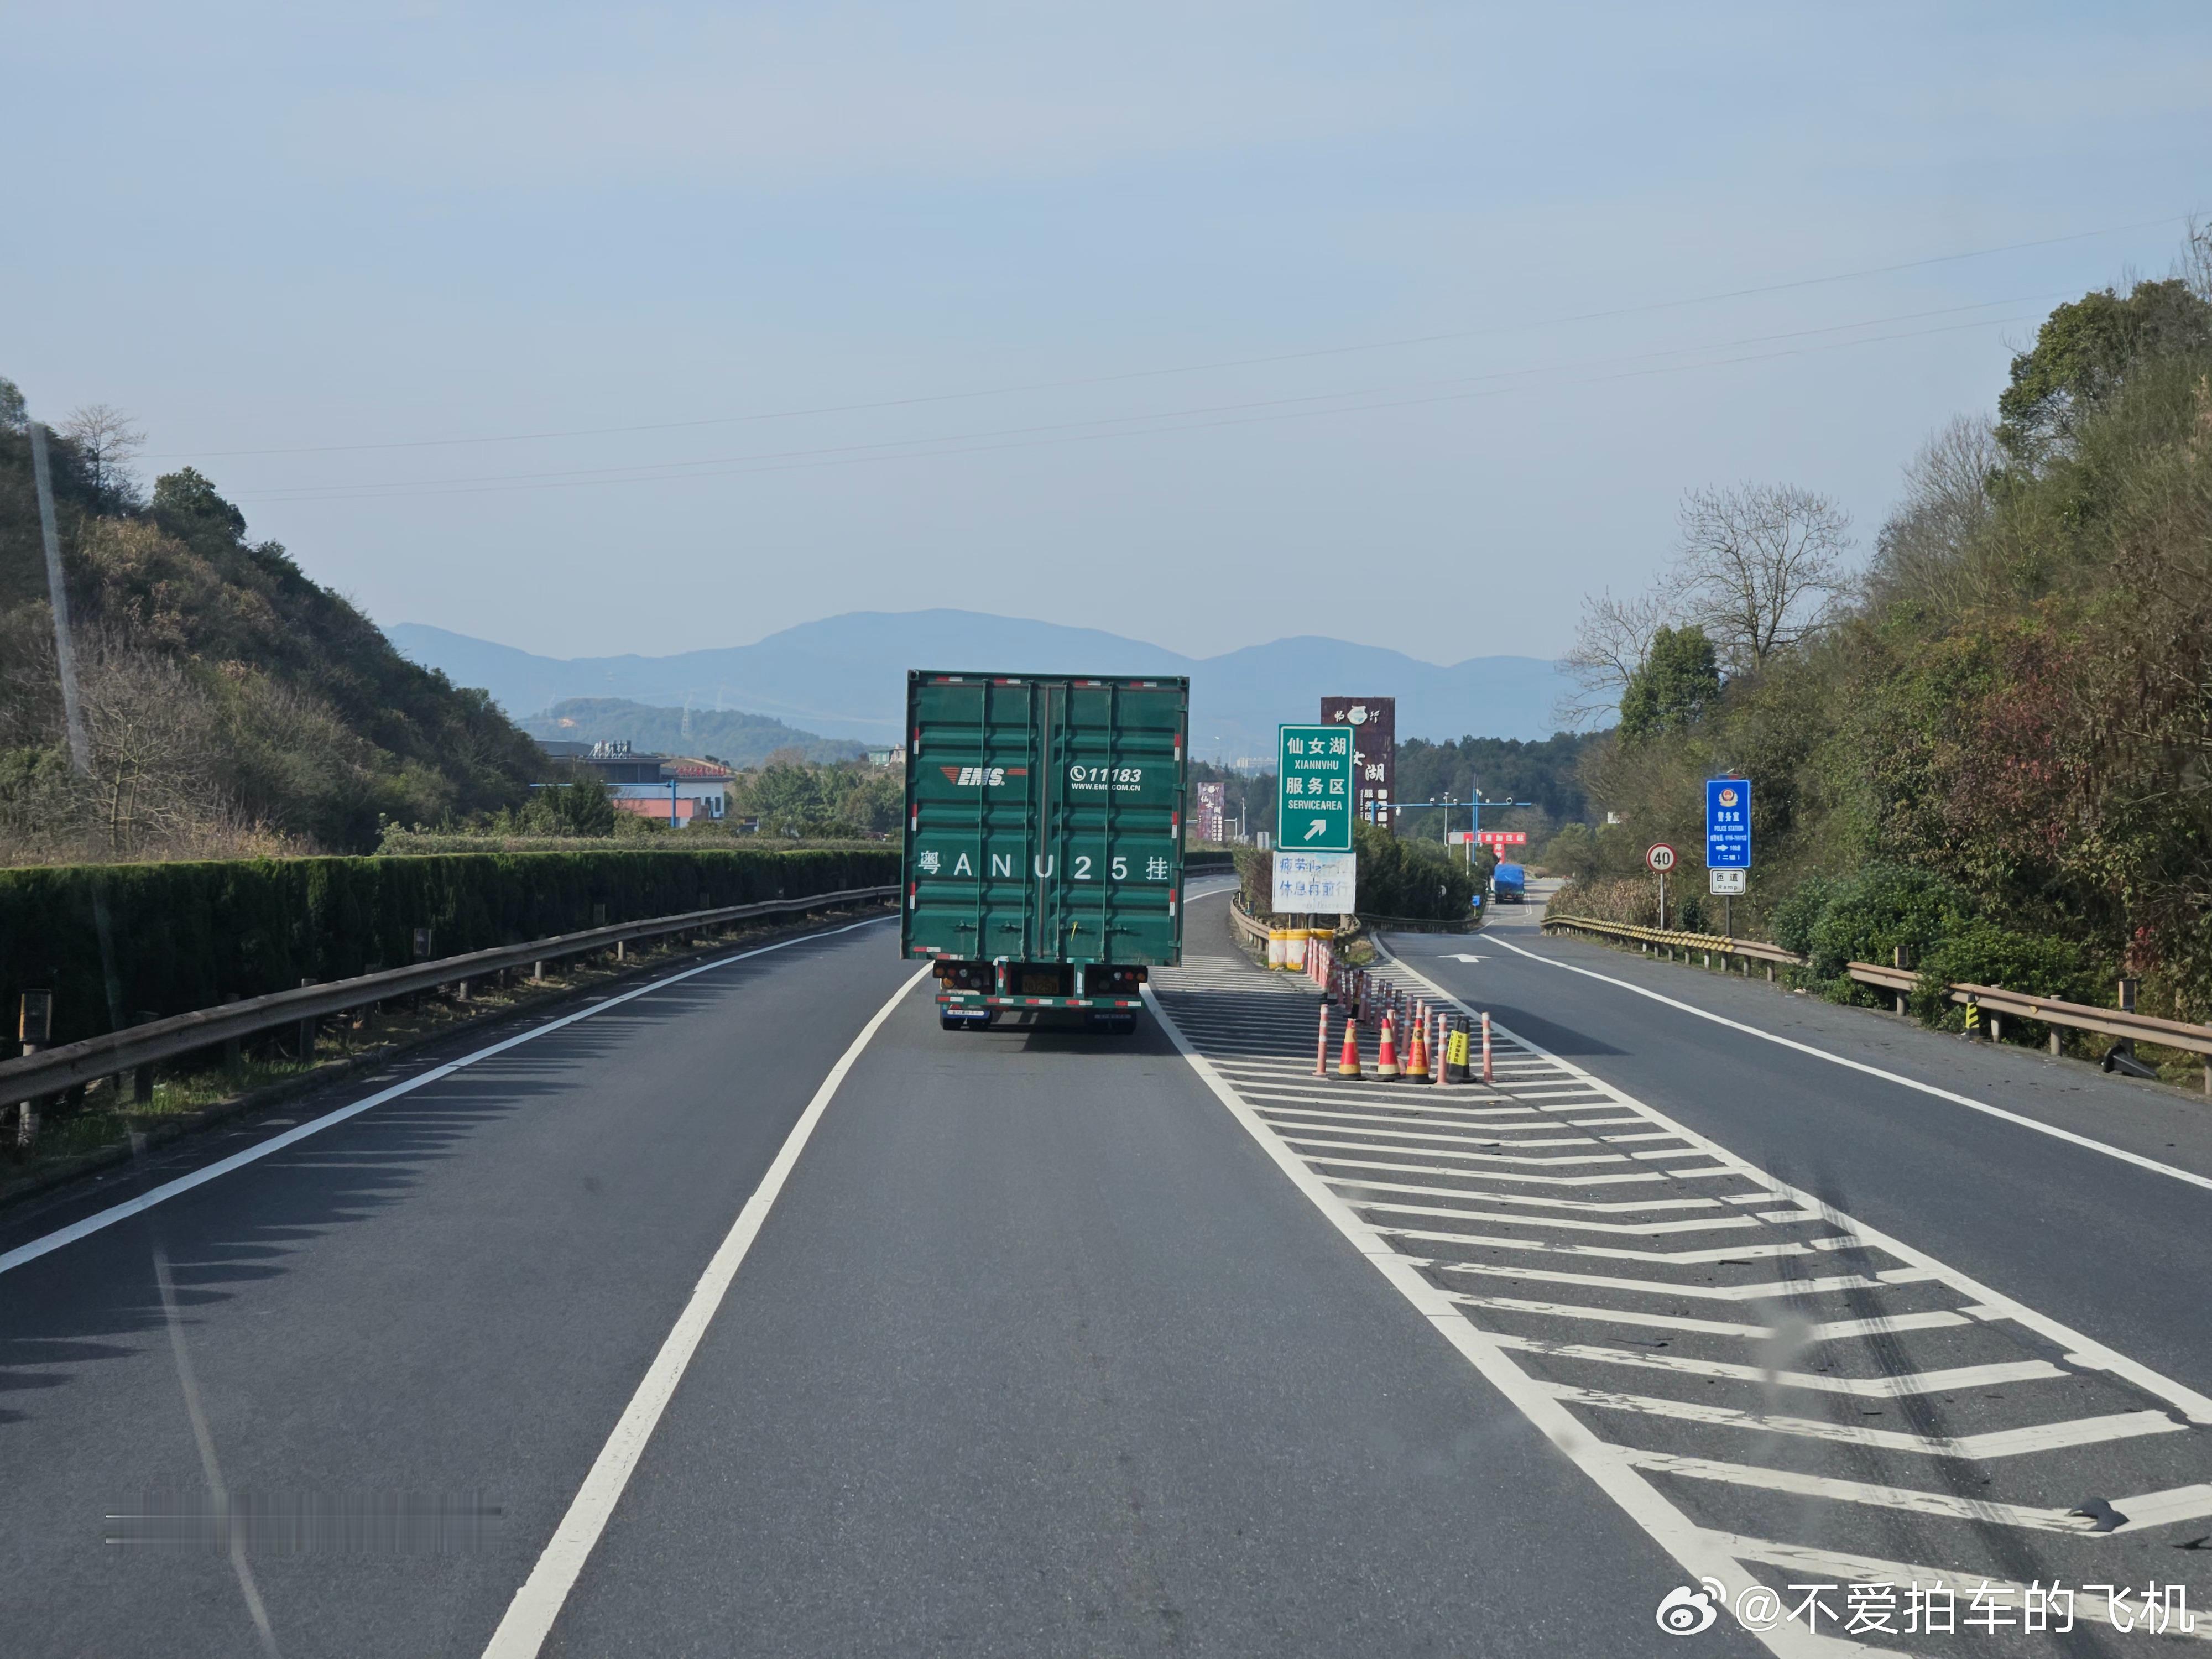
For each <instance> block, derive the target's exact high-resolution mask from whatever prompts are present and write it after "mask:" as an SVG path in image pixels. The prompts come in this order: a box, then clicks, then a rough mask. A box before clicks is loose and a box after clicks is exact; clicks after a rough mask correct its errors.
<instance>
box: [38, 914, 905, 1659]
mask: <svg viewBox="0 0 2212 1659" xmlns="http://www.w3.org/2000/svg"><path fill="white" fill-rule="evenodd" d="M894 930H895V924H893V923H890V922H888V921H877V922H873V923H871V924H868V925H867V926H865V927H860V928H858V929H856V930H854V931H850V932H844V933H834V934H831V935H829V936H827V937H823V938H819V939H812V940H808V941H805V942H801V943H799V944H795V945H789V946H787V947H785V948H783V949H781V950H778V951H774V952H772V953H770V954H766V955H762V956H757V957H751V958H750V960H745V961H740V962H737V963H732V965H730V966H728V967H726V968H721V969H714V970H713V971H711V972H708V973H705V974H701V975H696V976H694V977H690V978H688V979H685V980H684V981H681V982H680V983H676V984H671V985H668V986H666V987H664V988H662V989H659V990H657V991H654V992H652V993H650V994H647V995H644V996H641V997H639V998H636V999H635V1000H630V1001H628V1002H624V1003H623V1004H621V1005H620V1006H613V1007H610V1008H609V1009H608V1010H607V1011H606V1012H603V1013H599V1014H596V1015H594V1016H593V1017H592V1018H588V1019H586V1020H584V1021H581V1022H580V1023H578V1024H573V1025H570V1026H568V1027H567V1028H565V1029H563V1030H558V1031H556V1032H553V1033H551V1034H550V1035H547V1036H543V1037H540V1038H538V1039H537V1040H535V1041H534V1042H529V1043H526V1044H524V1045H522V1046H520V1047H518V1048H512V1049H510V1050H508V1051H507V1052H506V1053H504V1054H499V1055H497V1056H495V1057H493V1058H491V1059H488V1060H483V1061H481V1062H479V1063H477V1065H475V1066H471V1067H469V1068H467V1069H465V1070H464V1071H460V1072H458V1073H453V1074H452V1075H451V1076H448V1077H445V1078H442V1079H439V1080H438V1081H436V1082H435V1083H433V1084H431V1085H428V1087H425V1088H423V1089H422V1090H420V1091H416V1092H414V1093H411V1094H408V1095H404V1096H402V1097H399V1098H398V1099H396V1100H393V1101H392V1102H390V1103H386V1104H385V1105H382V1106H380V1107H378V1108H376V1109H374V1110H372V1111H370V1112H368V1113H366V1114H364V1115H361V1116H359V1117H357V1118H355V1119H353V1120H351V1121H348V1122H345V1123H343V1124H342V1125H340V1126H338V1127H333V1128H331V1129H328V1130H326V1131H325V1132H324V1133H320V1134H319V1135H317V1136H315V1137H313V1139H307V1140H305V1141H302V1142H301V1143H299V1144H298V1145H296V1146H292V1147H290V1148H289V1149H287V1150H285V1151H283V1152H278V1153H276V1154H275V1155H274V1156H272V1157H270V1158H267V1159H265V1160H264V1161H262V1162H259V1163H257V1164H252V1165H250V1166H249V1167H247V1168H246V1169H243V1170H238V1171H236V1172H234V1173H232V1174H229V1175H227V1176H222V1178H220V1179H219V1180H216V1181H214V1182H210V1183H208V1184H207V1185H205V1186H203V1187H200V1188H196V1189H194V1190H192V1191H191V1192H189V1193H187V1194H184V1195H182V1196H180V1197H179V1198H177V1199H175V1200H172V1201H170V1202H168V1203H166V1204H163V1205H161V1206H159V1207H157V1208H155V1209H154V1210H152V1211H149V1212H146V1213H145V1214H143V1215H141V1216H137V1217H135V1218H131V1219H130V1220H127V1221H125V1222H123V1223H122V1224H120V1225H116V1226H113V1227H111V1228H108V1229H106V1230H105V1231H100V1232H98V1233H96V1234H94V1235H93V1236H91V1237H87V1238H83V1239H81V1240H79V1241H77V1242H76V1243H72V1244H70V1245H68V1246H67V1247H66V1248H64V1249H60V1250H58V1251H55V1252H53V1253H52V1254H51V1255H45V1256H41V1257H40V1258H39V1259H38V1260H35V1261H30V1262H28V1263H27V1264H26V1265H23V1266H21V1267H16V1268H15V1269H13V1270H12V1271H9V1272H8V1273H4V1274H0V1384H4V1386H0V1469H4V1470H5V1472H6V1479H5V1480H4V1482H0V1537H4V1538H5V1540H6V1548H5V1559H7V1560H8V1562H9V1571H8V1572H7V1573H6V1574H5V1575H4V1577H0V1631H4V1632H6V1636H5V1638H4V1640H0V1651H5V1652H7V1653H8V1654H9V1655H10V1656H14V1655H19V1654H20V1655H47V1654H55V1655H60V1654H70V1655H76V1654H83V1655H98V1656H103V1659H105V1656H119V1655H131V1654H148V1655H154V1654H160V1655H183V1654H207V1655H225V1656H228V1655H234V1654H240V1653H251V1652H254V1651H256V1650H257V1644H258V1638H257V1634H256V1632H255V1630H254V1627H253V1625H252V1622H251V1620H250V1619H249V1615H248V1611H247V1608H246V1603H245V1601H244V1598H243V1596H242V1595H241V1591H240V1585H239V1583H238V1582H237V1578H236V1576H235V1574H234V1571H233V1570H232V1568H231V1566H230V1565H229V1564H228V1562H227V1561H226V1559H225V1558H224V1556H223V1554H222V1553H221V1552H220V1551H219V1550H216V1551H210V1550H206V1549H202V1550H198V1551H195V1552H188V1553H186V1552H178V1551H173V1550H170V1549H166V1548H153V1547H145V1546H133V1547H108V1546H106V1545H105V1544H103V1542H102V1538H103V1532H104V1521H103V1517H104V1516H106V1515H108V1514H110V1513H112V1512H127V1511H143V1510H145V1509H146V1508H148V1507H149V1502H150V1504H151V1506H152V1507H155V1508H158V1509H167V1510H177V1509H179V1508H180V1507H181V1508H184V1509H187V1510H189V1509H193V1508H198V1507H201V1506H203V1505H204V1501H205V1492H206V1490H207V1487H206V1482H205V1479H204V1470H203V1466H202V1462H201V1458H200V1455H199V1453H198V1450H197V1446H196V1443H195V1434H194V1427H193V1423H192V1418H191V1411H190V1409H189V1407H188V1402H187V1399H186V1395H185V1389H184V1387H183V1383H182V1377H181V1375H180V1370H179V1363H178V1360H177V1358H176V1355H175V1352H174V1351H173V1346H172V1343H171V1340H170V1336H169V1333H168V1325H169V1322H168V1320H167V1317H166V1316H165V1310H164V1304H163V1300H162V1297H161V1291H160V1286H159V1285H158V1283H157V1280H156V1275H155V1265H154V1252H155V1249H156V1248H157V1247H158V1248H160V1249H162V1250H163V1251H165V1252H166V1254H167V1259H168V1261H169V1262H170V1263H171V1276H172V1279H173V1284H174V1287H175V1300H176V1303H177V1305H178V1313H179V1320H178V1324H179V1334H180V1335H181V1338H182V1342H183V1347H184V1353H185V1358H186V1362H187V1363H188V1364H189V1367H190V1370H191V1375H192V1377H193V1379H194V1381H195V1382H196V1384H197V1396H198V1401H199V1404H200V1407H201V1408H202V1411H203V1413H204V1419H205V1423H206V1426H207V1430H208V1433H209V1438H210V1443H211V1445H212V1448H213V1450H214V1453H215V1456H216V1463H217V1467H218V1468H219V1469H220V1472H221V1475H222V1479H223V1480H225V1482H226V1483H227V1484H228V1488H229V1489H230V1490H231V1491H233V1492H237V1493H240V1494H241V1495H243V1496H244V1497H245V1498H246V1499H247V1500H248V1501H250V1502H253V1503H258V1504H263V1505H265V1506H269V1507H270V1508H273V1509H276V1510H279V1511H280V1512H281V1511H283V1510H288V1509H297V1508H299V1507H301V1506H303V1505H305V1506H312V1507H314V1508H316V1509H318V1510H321V1511H328V1512H331V1513H335V1514H337V1515H339V1516H345V1515H349V1514H351V1515H356V1516H358V1515H360V1514H362V1513H363V1512H368V1513H373V1512H374V1510H376V1508H377V1507H378V1506H379V1505H384V1506H387V1507H388V1506H391V1505H392V1504H395V1503H398V1502H399V1501H401V1498H402V1495H403V1494H404V1495H410V1497H409V1498H408V1500H407V1501H410V1502H411V1503H413V1504H415V1505H416V1507H418V1508H419V1507H422V1506H424V1505H428V1506H430V1507H433V1508H435V1509H437V1510H444V1511H457V1510H465V1509H467V1508H469V1507H471V1506H475V1505H478V1504H487V1505H491V1506H495V1507H497V1508H498V1509H499V1510H501V1514H500V1515H499V1516H497V1517H495V1518H493V1519H490V1520H488V1521H480V1522H477V1523H475V1524H473V1525H472V1524H471V1522H470V1521H469V1520H468V1518H467V1517H466V1516H461V1515H458V1514H456V1515H453V1516H451V1517H450V1519H449V1520H448V1521H447V1522H446V1523H445V1524H446V1528H447V1531H446V1534H445V1536H444V1537H443V1538H442V1540H441V1538H440V1537H439V1536H438V1535H437V1534H436V1533H435V1528H433V1527H432V1526H430V1525H428V1524H425V1525H420V1526H411V1527H409V1528H388V1529H387V1530H388V1532H389V1534H390V1535H388V1536H386V1537H383V1538H377V1537H374V1536H372V1537H370V1538H368V1539H367V1540H366V1541H360V1540H356V1541H351V1542H349V1541H347V1540H345V1539H344V1538H343V1537H337V1538H333V1537H331V1535H330V1534H332V1533H333V1532H334V1531H336V1530H337V1527H338V1523H337V1522H324V1523H322V1524H320V1526H319V1529H318V1531H317V1534H316V1535H315V1536H314V1537H313V1539H312V1540H311V1542H312V1544H313V1547H312V1548H311V1550H310V1551H309V1552H308V1553H304V1554H299V1555H293V1554H289V1553H288V1552H287V1550H286V1548H285V1547H284V1546H283V1540H282V1539H281V1538H276V1537H271V1538H267V1539H262V1540H258V1541H257V1542H256V1544H255V1547H253V1548H252V1549H251V1550H250V1551H249V1553H248V1554H249V1570H250V1571H251V1573H252V1577H253V1579H254V1581H255V1583H256V1584H257V1586H258V1591H259V1593H260V1595H261V1596H262V1597H263V1598H264V1601H265V1603H266V1609H267V1616H268V1619H269V1622H270V1627H271V1630H272V1632H273V1633H274V1636H275V1638H276V1644H275V1645H276V1650H277V1651H280V1652H282V1653H284V1654H286V1655H294V1654H363V1653H378V1654H393V1655H425V1654H447V1653H462V1652H474V1651H476V1650H477V1649H478V1648H480V1646H481V1644H482V1642H483V1638H484V1637H485V1636H486V1635H487V1634H488V1633H489V1631H490V1630H491V1628H492V1627H493V1626H494V1625H495V1623H496V1621H497V1620H498V1618H499V1615H500V1613H501V1609H502V1608H503V1607H505V1605H506V1603H507V1599H508V1597H509V1596H511V1595H513V1590H514V1588H515V1586H516V1585H517V1584H518V1583H520V1581H521V1577H522V1576H523V1575H524V1574H525V1573H526V1572H527V1571H528V1570H529V1565H530V1563H531V1562H532V1560H533V1559H535V1558H536V1555H537V1553H538V1550H539V1549H540V1548H541V1547H542V1546H543V1544H544V1536H545V1534H547V1533H548V1532H549V1531H550V1528H551V1527H552V1525H553V1523H554V1521H555V1520H556V1518H557V1517H558V1516H559V1515H560V1514H561V1512H562V1509H563V1508H564V1507H565V1506H566V1504H568V1500H569V1498H570V1496H571V1495H572V1493H573V1492H574V1488H575V1486H576V1483H577V1481H578V1480H580V1478H581V1474H582V1472H583V1470H584V1469H585V1468H587V1467H588V1466H589V1463H590V1462H591V1459H592V1456H593V1455H595V1453H596V1452H597V1450H598V1449H599V1444H600V1443H601V1441H602V1440H603V1439H604V1438H605V1435H606V1432H607V1430H608V1428H609V1426H610V1425H611V1424H612V1422H613V1421H614V1420H615V1418H616V1417H617V1414H618V1413H620V1411H621V1409H622V1407H623V1401H625V1400H626V1399H627V1398H628V1397H629V1394H630V1391H631V1389H633V1388H634V1387H635V1384H636V1382H637V1378H638V1376H639V1374H640V1373H641V1371H642V1370H643V1369H644V1368H645V1366H646V1365H647V1363H648V1362H649V1361H650V1360H651V1358H652V1357H653V1352H654V1351H655V1349H656V1348H657V1346H659V1343H660V1341H661V1340H662V1338H663V1337H664V1335H665V1333H666V1331H667V1329H668V1327H669V1325H670V1323H671V1321H672V1320H673V1319H674V1318H675V1317H676V1315H677V1312H678V1310H679V1309H680V1308H681V1307H682V1305H683V1302H684V1296H685V1295H686V1293H687V1292H688V1291H689V1289H690V1285H691V1283H692V1281H693V1279H695V1278H696V1276H697V1274H698V1272H699V1269H700V1267H701V1266H702V1263H703V1262H704V1261H706V1259H707V1257H708V1255H709V1254H711V1252H712V1251H713V1249H714V1246H715V1244H716V1243H717V1242H718V1241H719V1240H720V1238H721V1237H722V1235H723V1233H724V1232H725V1231H726V1229H727V1228H728V1226H729V1225H730V1222H731V1219H732V1216H733V1215H734V1214H735V1213H736V1212H737V1210H738V1206H741V1205H742V1204H743V1203H744V1199H745V1197H746V1195H747V1194H749V1193H750V1192H751V1190H752V1189H753V1188H754V1186H755V1185H756V1184H757V1182H759V1180H760V1177H761V1174H762V1172H763V1170H764V1169H765V1168H766V1167H767V1164H768V1162H769V1159H770V1158H773V1157H774V1156H775V1152H776V1149H777V1147H778V1146H780V1144H781V1141H782V1139H783V1137H784V1135H785V1134H786V1133H787V1131H788V1130H789V1128H790V1127H791V1124H792V1122H793V1121H794V1119H795V1118H796V1117H797V1115H798V1114H799V1110H800V1109H801V1108H802V1107H803V1106H804V1105H805V1103H806V1101H807V1099H808V1097H810V1096H811V1093H812V1092H813V1091H814V1089H815V1088H816V1086H817V1084H818V1082H819V1081H820V1079H821V1076H822V1074H823V1071H824V1070H825V1069H826V1068H827V1066H828V1065H829V1062H830V1061H831V1060H834V1059H835V1058H836V1054H837V1053H838V1051H839V1050H840V1049H842V1048H843V1047H844V1046H845V1044H846V1043H847V1042H849V1041H850V1039H851V1038H852V1036H853V1035H854V1032H855V1031H857V1030H858V1029H859V1028H860V1024H861V1023H862V1022H863V1021H865V1020H866V1018H867V1016H868V1015H869V1013H870V1012H872V1010H873V1009H874V1007H875V1006H876V1005H877V1004H878V1003H879V1002H880V1001H881V1000H883V999H884V997H885V996H886V995H888V994H890V991H891V990H892V988H893V987H896V985H897V984H898V983H899V982H900V981H902V979H903V978H904V977H905V976H906V975H907V974H908V973H909V972H910V971H911V964H903V963H900V962H899V961H898V960H897V959H896V946H895V945H893V944H891V943H890V941H891V940H892V939H895V937H896V933H895V931H894ZM484 1041H485V1039H484V1038H483V1036H473V1035H463V1036H458V1037H457V1038H456V1040H455V1048H454V1049H453V1051H451V1052H454V1053H458V1052H461V1051H464V1050H465V1049H468V1048H474V1047H476V1046H477V1045H480V1044H482V1043H483V1042H484ZM447 1057H448V1056H447V1054H429V1055H425V1056H422V1057H420V1058H418V1059H416V1060H413V1061H412V1062H410V1064H409V1065H408V1066H404V1067H403V1068H399V1069H400V1070H402V1071H403V1072H405V1073H421V1072H423V1071H426V1070H428V1069H430V1068H431V1066H433V1063H434V1062H435V1061H437V1060H441V1059H444V1058H447ZM371 1087H374V1084H356V1085H353V1087H352V1089H351V1091H349V1092H348V1093H337V1092H335V1091H334V1092H333V1093H332V1095H331V1096H330V1097H326V1098H325V1100H324V1101H323V1102H321V1103H304V1104H302V1105H301V1106H299V1107H297V1108H295V1109H293V1110H290V1111H288V1112H286V1113H285V1114H283V1115H285V1116H287V1117H301V1118H303V1119H304V1118H306V1117H307V1116H308V1115H310V1114H312V1112H313V1111H314V1110H315V1109H317V1106H318V1105H319V1104H320V1105H329V1106H335V1105H337V1104H339V1103H342V1102H343V1100H345V1099H347V1098H349V1097H351V1096H352V1095H356V1094H362V1093H366V1092H367V1091H368V1089H370V1088H371ZM267 1133H269V1131H268V1130H267V1129H266V1128H265V1127H257V1128H255V1129H253V1130H252V1131H250V1132H248V1134H249V1138H250V1137H251V1136H252V1135H265V1134H267ZM233 1150H234V1138H232V1137H228V1136H225V1137H218V1138H216V1139H215V1140H214V1141H213V1142H212V1143H211V1144H210V1145H209V1146H202V1147H199V1148H197V1149H194V1150H192V1151H180V1152H179V1157H180V1158H191V1157H193V1156H197V1157H198V1158H208V1157H211V1156H213V1155H215V1154H216V1152H231V1151H233ZM110 1201H112V1198H111V1196H110V1195H108V1194H104V1193H103V1194H100V1195H98V1196H88V1195H76V1196H74V1197H73V1198H71V1199H70V1200H66V1201H64V1202H63V1203H60V1204H57V1205H53V1206H46V1207H45V1208H44V1209H43V1210H42V1211H41V1212H40V1213H39V1214H38V1215H37V1216H35V1217H33V1218H11V1219H10V1221H9V1225H8V1228H7V1231H0V1249H8V1248H10V1247H13V1246H15V1245H18V1244H20V1243H23V1242H24V1240H25V1237H26V1235H27V1234H29V1233H32V1232H34V1231H44V1230H47V1229H50V1228H52V1227H53V1226H55V1225H58V1224H60V1223H63V1222H65V1221H70V1220H74V1219H76V1218H77V1216H78V1214H79V1213H80V1212H84V1211H86V1210H88V1209H90V1208H92V1207H94V1206H96V1205H98V1204H103V1203H106V1202H110ZM355 1524H356V1528H358V1526H359V1525H360V1524H361V1523H360V1522H358V1521H356V1523H355Z"/></svg>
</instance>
